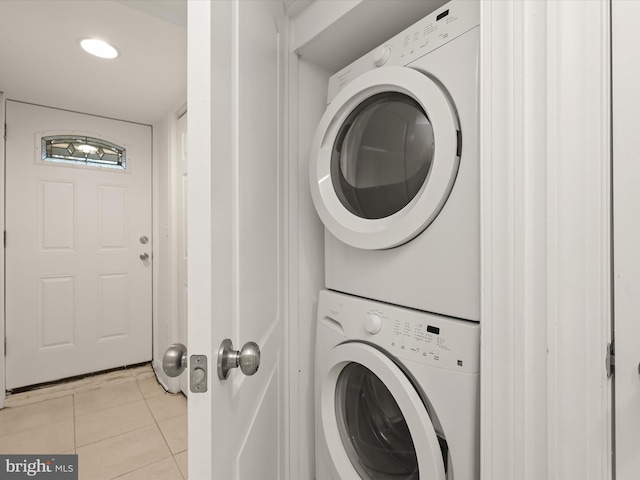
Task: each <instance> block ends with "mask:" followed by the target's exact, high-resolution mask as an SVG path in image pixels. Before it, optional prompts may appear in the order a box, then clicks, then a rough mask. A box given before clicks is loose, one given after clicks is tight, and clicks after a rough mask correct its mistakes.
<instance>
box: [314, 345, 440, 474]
mask: <svg viewBox="0 0 640 480" xmlns="http://www.w3.org/2000/svg"><path fill="white" fill-rule="evenodd" d="M326 360H327V362H326V363H325V365H326V367H325V370H324V371H323V372H321V375H322V377H321V379H322V382H321V395H320V412H321V413H320V416H321V421H322V427H323V430H324V433H325V441H326V444H327V448H328V450H329V454H330V456H331V459H332V461H333V464H334V466H335V468H336V470H337V472H338V474H339V475H340V477H341V478H357V477H358V476H359V477H360V478H362V479H365V480H369V479H370V480H385V479H389V480H391V479H394V480H419V479H420V478H429V479H434V480H445V478H446V477H445V467H444V458H446V455H447V453H446V452H445V454H444V455H443V451H442V450H441V448H440V442H439V440H438V437H437V435H436V432H435V429H434V427H433V424H432V422H431V419H430V418H429V414H428V412H427V409H426V407H425V406H424V404H423V403H422V401H421V399H420V396H419V395H418V393H417V391H416V389H415V388H414V386H413V384H412V383H411V382H410V381H409V380H408V378H407V377H406V375H405V374H404V373H403V372H402V370H401V369H400V368H399V367H398V366H397V365H396V364H395V363H394V362H393V361H392V360H391V359H389V358H388V357H387V356H386V355H385V354H383V353H382V352H380V351H379V350H378V349H376V348H374V347H372V346H370V345H368V344H364V343H358V342H347V343H343V344H341V345H338V346H337V347H335V348H334V349H333V350H332V351H331V352H330V353H329V355H328V356H327V357H326Z"/></svg>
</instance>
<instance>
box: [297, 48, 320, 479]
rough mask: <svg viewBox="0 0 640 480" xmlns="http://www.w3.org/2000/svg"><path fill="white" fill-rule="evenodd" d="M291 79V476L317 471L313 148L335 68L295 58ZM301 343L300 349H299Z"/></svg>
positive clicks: (317, 263) (316, 246)
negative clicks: (312, 191)
mask: <svg viewBox="0 0 640 480" xmlns="http://www.w3.org/2000/svg"><path fill="white" fill-rule="evenodd" d="M291 63H292V64H293V65H294V67H293V68H292V72H291V76H292V81H291V84H292V85H294V86H295V87H296V88H293V89H292V93H294V92H295V95H294V98H293V100H294V102H293V104H294V105H295V107H294V108H295V110H294V112H293V113H292V115H291V118H292V121H291V130H290V135H291V137H292V141H293V144H292V145H291V151H292V152H294V155H295V157H294V158H293V160H294V161H291V162H290V165H291V171H290V178H291V179H292V183H293V185H292V187H291V188H290V192H291V196H290V198H289V205H290V218H291V220H290V224H291V235H292V238H290V241H289V244H290V246H291V249H290V255H291V257H292V258H297V261H296V262H292V270H293V271H292V272H291V273H290V275H291V281H290V284H291V285H292V290H294V291H292V292H291V293H290V298H291V299H292V300H291V305H290V307H289V308H290V310H291V315H290V318H291V322H290V323H291V331H290V338H291V340H292V341H290V345H291V348H292V351H291V358H292V359H296V362H295V363H294V364H293V365H292V368H291V370H290V374H291V385H292V392H291V397H292V401H291V404H292V406H293V408H295V409H297V412H295V411H294V412H292V417H293V418H292V422H291V432H290V435H291V445H292V447H293V448H294V449H295V450H297V452H292V453H291V458H292V465H291V477H292V478H313V477H314V476H315V453H314V448H315V441H314V440H315V428H314V402H315V398H314V386H313V383H314V365H315V361H314V356H315V349H314V345H315V323H316V315H317V302H318V292H319V291H320V290H321V289H322V288H324V236H323V226H322V223H321V222H320V220H319V218H318V216H317V215H316V212H315V209H314V207H313V203H312V201H311V193H310V190H309V150H310V148H311V141H312V140H313V135H314V133H315V129H316V126H317V123H318V121H319V120H320V117H321V116H322V114H323V113H324V109H325V107H326V97H327V85H328V79H329V76H330V72H328V71H326V70H324V69H323V68H321V67H318V66H316V65H314V64H311V63H308V62H305V61H304V60H300V61H298V62H295V61H294V62H291ZM293 348H295V351H294V350H293Z"/></svg>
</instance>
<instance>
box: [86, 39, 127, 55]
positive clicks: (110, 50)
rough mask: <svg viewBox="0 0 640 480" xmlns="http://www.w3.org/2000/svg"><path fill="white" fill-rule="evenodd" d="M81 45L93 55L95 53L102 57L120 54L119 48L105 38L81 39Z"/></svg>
mask: <svg viewBox="0 0 640 480" xmlns="http://www.w3.org/2000/svg"><path fill="white" fill-rule="evenodd" d="M80 46H81V47H82V48H83V49H84V50H85V51H86V52H88V53H90V54H91V55H95V56H96V57H100V58H116V57H117V56H118V50H116V49H115V47H113V46H111V45H109V44H108V43H107V42H105V41H104V40H98V39H97V38H85V39H84V40H81V41H80Z"/></svg>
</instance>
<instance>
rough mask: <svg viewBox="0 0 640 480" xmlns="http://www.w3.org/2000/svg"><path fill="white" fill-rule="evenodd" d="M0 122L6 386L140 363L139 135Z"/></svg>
mask: <svg viewBox="0 0 640 480" xmlns="http://www.w3.org/2000/svg"><path fill="white" fill-rule="evenodd" d="M6 117H7V141H6V292H7V295H6V324H7V325H6V336H7V362H6V381H7V389H14V388H18V387H23V386H26V385H33V384H38V383H42V382H48V381H52V380H57V379H60V378H65V377H71V376H74V375H80V374H85V373H89V372H94V371H100V370H106V369H110V368H115V367H119V366H123V365H131V364H136V363H140V362H145V361H149V360H151V128H150V127H149V126H145V125H139V124H132V123H128V122H122V121H116V120H109V119H105V118H99V117H94V116H90V115H84V114H79V113H72V112H68V111H62V110H57V109H53V108H46V107H40V106H35V105H30V104H25V103H19V102H13V101H9V102H7V114H6ZM68 137H71V138H68ZM96 141H99V142H107V143H105V144H104V145H103V146H101V144H100V143H96ZM96 145H97V146H96ZM116 145H117V146H118V147H120V148H121V150H122V151H121V150H120V149H118V148H116V147H115V146H116ZM111 148H113V149H111ZM83 157H84V158H83ZM145 255H146V258H145Z"/></svg>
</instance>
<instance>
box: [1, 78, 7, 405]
mask: <svg viewBox="0 0 640 480" xmlns="http://www.w3.org/2000/svg"><path fill="white" fill-rule="evenodd" d="M5 112H6V97H5V95H4V93H3V92H1V91H0V119H1V120H2V125H3V126H2V128H1V130H2V131H1V133H0V229H1V230H2V232H4V229H5V225H4V189H5V178H4V172H5V158H4V152H5V140H6V138H5V134H6V130H4V128H5V127H4V125H6V122H7V118H6V114H5ZM4 290H5V274H4V235H3V238H2V255H0V409H2V408H4V402H5V393H6V382H5V369H6V362H5V355H6V352H5V341H6V339H5V335H4V332H5V318H4Z"/></svg>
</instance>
